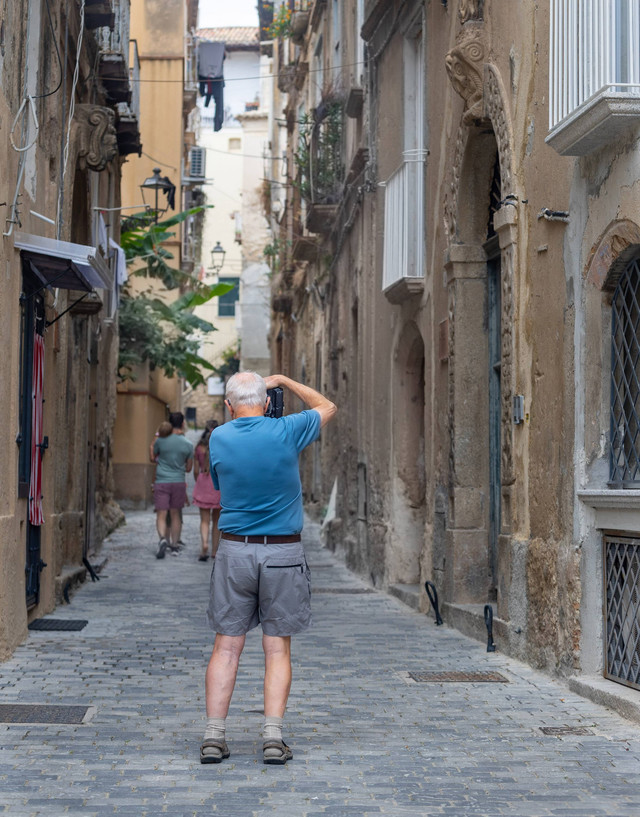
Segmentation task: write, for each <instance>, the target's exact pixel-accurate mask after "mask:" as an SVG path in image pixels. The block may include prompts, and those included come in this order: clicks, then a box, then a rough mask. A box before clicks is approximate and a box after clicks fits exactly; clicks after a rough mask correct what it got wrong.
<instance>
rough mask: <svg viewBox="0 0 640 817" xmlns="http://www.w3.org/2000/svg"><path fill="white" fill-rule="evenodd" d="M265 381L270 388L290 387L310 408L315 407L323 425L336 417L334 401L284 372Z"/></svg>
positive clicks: (270, 376) (266, 378)
mask: <svg viewBox="0 0 640 817" xmlns="http://www.w3.org/2000/svg"><path fill="white" fill-rule="evenodd" d="M264 382H265V383H266V384H267V388H268V389H275V388H277V387H278V386H280V387H281V388H285V389H289V391H290V392H292V393H293V394H295V396H296V397H299V398H300V399H301V400H302V402H303V403H304V404H305V405H306V406H307V407H308V408H310V409H315V410H316V411H317V412H318V414H319V415H320V426H321V427H322V426H326V424H327V423H328V422H329V421H330V420H332V419H333V418H334V416H335V414H336V411H337V410H338V409H337V407H336V405H335V403H332V402H331V400H327V398H326V397H324V396H323V395H322V394H320V392H319V391H316V390H315V389H312V388H311V387H310V386H303V385H302V383H298V382H296V381H295V380H292V379H291V378H290V377H287V376H286V375H284V374H272V375H269V377H265V379H264Z"/></svg>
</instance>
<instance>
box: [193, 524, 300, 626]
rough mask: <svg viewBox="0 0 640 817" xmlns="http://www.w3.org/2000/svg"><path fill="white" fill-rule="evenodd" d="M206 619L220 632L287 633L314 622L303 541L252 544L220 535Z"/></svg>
mask: <svg viewBox="0 0 640 817" xmlns="http://www.w3.org/2000/svg"><path fill="white" fill-rule="evenodd" d="M207 618H208V620H209V625H210V626H211V629H212V630H215V632H216V633H220V634H221V635H244V634H245V633H247V632H249V630H252V629H253V628H254V627H257V626H258V624H261V625H262V631H263V633H264V634H265V635H272V636H288V635H294V634H295V633H299V632H302V630H306V629H307V627H309V625H310V624H311V573H310V571H309V566H308V565H307V560H306V559H305V555H304V549H303V547H302V545H301V543H300V542H294V543H287V544H269V545H264V544H247V543H245V542H231V541H230V540H228V539H221V540H220V544H219V546H218V552H217V553H216V557H215V559H214V562H213V570H212V572H211V586H210V592H209V609H208V611H207Z"/></svg>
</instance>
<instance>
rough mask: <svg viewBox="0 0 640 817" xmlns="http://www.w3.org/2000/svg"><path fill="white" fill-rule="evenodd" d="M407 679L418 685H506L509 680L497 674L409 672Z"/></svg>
mask: <svg viewBox="0 0 640 817" xmlns="http://www.w3.org/2000/svg"><path fill="white" fill-rule="evenodd" d="M409 678H411V679H412V680H414V681H416V682H417V683H419V684H440V683H458V684H460V683H462V684H478V683H493V684H508V683H509V679H508V678H505V677H504V675H500V673H499V672H409Z"/></svg>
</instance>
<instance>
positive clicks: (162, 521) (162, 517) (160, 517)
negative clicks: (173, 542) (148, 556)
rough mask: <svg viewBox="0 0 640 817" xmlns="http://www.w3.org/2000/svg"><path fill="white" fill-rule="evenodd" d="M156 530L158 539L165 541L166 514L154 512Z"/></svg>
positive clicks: (166, 533)
mask: <svg viewBox="0 0 640 817" xmlns="http://www.w3.org/2000/svg"><path fill="white" fill-rule="evenodd" d="M156 530H157V531H158V538H159V539H166V538H167V536H168V533H169V532H168V530H167V512H166V511H156Z"/></svg>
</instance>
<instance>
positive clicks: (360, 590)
mask: <svg viewBox="0 0 640 817" xmlns="http://www.w3.org/2000/svg"><path fill="white" fill-rule="evenodd" d="M311 592H312V593H334V594H336V595H338V594H342V595H346V594H347V593H348V594H350V595H354V596H355V595H358V594H359V595H362V594H364V593H375V592H376V591H375V590H373V589H372V588H371V587H312V588H311Z"/></svg>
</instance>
